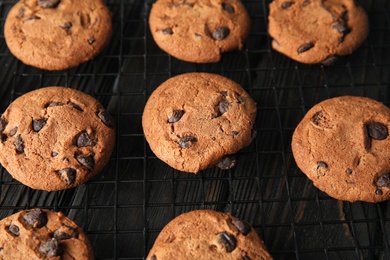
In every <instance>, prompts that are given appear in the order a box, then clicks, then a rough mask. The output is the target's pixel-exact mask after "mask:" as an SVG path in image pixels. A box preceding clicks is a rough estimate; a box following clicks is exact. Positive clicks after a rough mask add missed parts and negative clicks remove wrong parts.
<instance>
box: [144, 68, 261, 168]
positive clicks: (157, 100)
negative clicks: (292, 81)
mask: <svg viewBox="0 0 390 260" xmlns="http://www.w3.org/2000/svg"><path fill="white" fill-rule="evenodd" d="M255 118H256V104H255V102H254V101H253V100H252V99H251V97H250V96H249V95H248V93H246V92H245V90H244V89H242V88H241V86H240V85H238V84H237V83H236V82H234V81H232V80H230V79H228V78H225V77H222V76H219V75H216V74H210V73H187V74H182V75H179V76H175V77H173V78H170V79H168V80H167V81H165V82H164V83H163V84H161V85H160V86H159V87H158V88H157V89H156V90H155V91H154V92H153V93H152V95H151V96H150V98H149V100H148V102H147V103H146V106H145V109H144V113H143V116H142V126H143V130H144V133H145V137H146V140H147V141H148V143H149V145H150V148H151V149H152V151H153V152H154V153H155V155H156V156H157V157H158V158H160V159H161V160H162V161H164V162H166V163H167V164H169V165H170V166H171V167H173V168H175V169H178V170H180V171H186V172H193V173H197V172H199V171H200V170H203V169H206V168H208V167H211V166H214V165H217V164H219V166H220V168H223V169H229V168H231V167H232V166H234V160H230V159H228V158H229V157H226V156H229V155H233V154H235V153H236V152H238V151H239V150H240V149H242V148H243V147H245V146H247V145H249V144H250V143H251V142H252V140H253V131H252V127H253V123H254V121H255Z"/></svg>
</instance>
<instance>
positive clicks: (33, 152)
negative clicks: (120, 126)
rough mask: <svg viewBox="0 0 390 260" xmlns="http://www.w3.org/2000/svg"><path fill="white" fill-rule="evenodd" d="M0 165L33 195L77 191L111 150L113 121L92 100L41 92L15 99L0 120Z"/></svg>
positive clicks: (61, 91) (69, 92) (56, 90)
mask: <svg viewBox="0 0 390 260" xmlns="http://www.w3.org/2000/svg"><path fill="white" fill-rule="evenodd" d="M0 133H1V142H0V162H1V164H2V165H3V166H4V167H5V168H6V169H7V170H8V171H9V173H10V174H11V175H12V176H13V177H14V178H15V179H16V180H18V181H20V182H22V183H23V184H25V185H27V186H29V187H31V188H33V189H39V190H47V191H52V190H62V189H67V188H70V187H74V186H77V185H80V184H82V183H84V182H86V181H88V180H89V179H91V178H92V177H94V176H95V175H96V174H97V173H99V172H100V171H101V170H102V169H103V167H104V166H105V165H106V164H107V162H108V160H109V159H110V156H111V152H112V150H113V147H114V144H115V131H114V124H113V120H112V118H111V117H110V115H109V114H108V113H107V112H106V110H105V109H104V108H103V106H102V105H101V104H100V103H99V102H98V101H97V100H96V99H94V98H93V97H91V96H89V95H87V94H85V93H83V92H80V91H77V90H74V89H70V88H65V87H46V88H41V89H38V90H34V91H31V92H29V93H26V94H24V95H23V96H21V97H19V98H17V99H16V100H15V101H14V102H12V103H11V104H10V105H9V107H8V108H7V109H6V111H5V112H4V114H3V115H2V116H1V118H0Z"/></svg>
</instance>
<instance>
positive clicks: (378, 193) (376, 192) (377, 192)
mask: <svg viewBox="0 0 390 260" xmlns="http://www.w3.org/2000/svg"><path fill="white" fill-rule="evenodd" d="M375 194H376V195H383V191H382V190H380V189H377V190H376V191H375Z"/></svg>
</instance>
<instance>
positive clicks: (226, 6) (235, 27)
mask: <svg viewBox="0 0 390 260" xmlns="http://www.w3.org/2000/svg"><path fill="white" fill-rule="evenodd" d="M149 25H150V30H151V33H152V35H153V38H154V40H155V41H156V43H157V45H158V46H159V47H160V48H161V49H162V50H164V51H165V52H167V53H169V54H170V55H172V56H174V57H176V58H178V59H180V60H184V61H188V62H196V63H207V62H217V61H219V60H220V59H221V55H222V53H224V52H228V51H232V50H235V49H241V48H242V47H243V44H244V42H245V40H246V38H247V37H248V34H249V29H250V19H249V15H248V13H247V11H246V9H245V7H244V5H243V4H242V3H241V2H240V1H239V0H174V1H171V0H158V1H157V2H156V3H154V4H153V7H152V9H151V11H150V16H149Z"/></svg>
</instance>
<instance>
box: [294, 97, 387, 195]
mask: <svg viewBox="0 0 390 260" xmlns="http://www.w3.org/2000/svg"><path fill="white" fill-rule="evenodd" d="M389 128H390V109H389V108H388V107H386V106H385V105H383V104H382V103H380V102H377V101H375V100H372V99H369V98H364V97H353V96H342V97H337V98H332V99H328V100H325V101H323V102H321V103H319V104H317V105H315V106H314V107H313V108H311V109H310V110H309V111H308V112H307V114H306V115H305V116H304V118H303V119H302V121H301V122H300V123H299V125H298V126H297V128H296V129H295V132H294V134H293V138H292V152H293V155H294V158H295V161H296V163H297V165H298V167H299V168H300V169H301V170H302V171H303V172H304V173H305V174H306V175H307V176H308V177H309V179H311V180H312V181H313V184H314V185H315V186H316V187H318V188H319V189H320V190H322V191H324V192H326V193H327V194H328V195H329V196H331V197H333V198H336V199H340V200H345V201H351V202H353V201H357V200H359V201H367V202H378V201H383V200H388V199H389V198H390V149H389V148H390V137H389V133H388V131H389Z"/></svg>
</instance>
